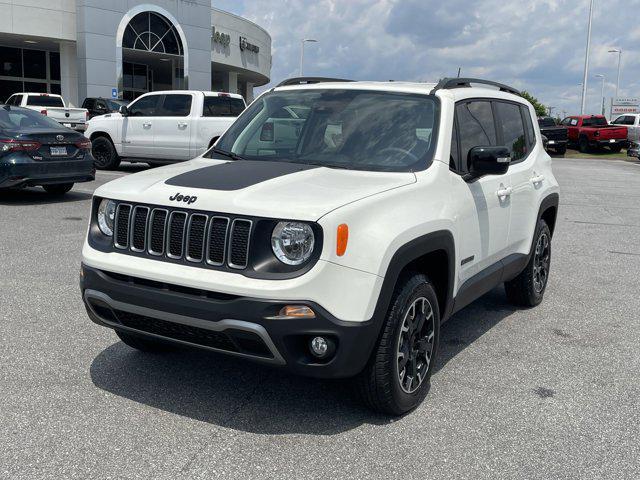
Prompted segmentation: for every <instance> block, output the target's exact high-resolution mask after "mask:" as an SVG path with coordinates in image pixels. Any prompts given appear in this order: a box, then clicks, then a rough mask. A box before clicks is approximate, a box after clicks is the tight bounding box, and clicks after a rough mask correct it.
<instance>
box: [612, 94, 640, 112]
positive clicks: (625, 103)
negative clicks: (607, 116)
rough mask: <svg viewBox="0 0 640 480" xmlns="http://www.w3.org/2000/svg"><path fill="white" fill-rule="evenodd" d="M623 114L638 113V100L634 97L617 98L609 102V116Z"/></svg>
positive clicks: (639, 107) (639, 109)
mask: <svg viewBox="0 0 640 480" xmlns="http://www.w3.org/2000/svg"><path fill="white" fill-rule="evenodd" d="M625 113H640V99H639V98H634V97H618V98H613V99H612V100H611V116H612V117H613V116H614V115H623V114H625Z"/></svg>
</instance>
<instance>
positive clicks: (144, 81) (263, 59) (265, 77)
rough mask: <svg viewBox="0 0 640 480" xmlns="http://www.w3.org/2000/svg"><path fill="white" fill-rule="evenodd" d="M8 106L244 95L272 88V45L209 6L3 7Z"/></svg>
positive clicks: (18, 1)
mask: <svg viewBox="0 0 640 480" xmlns="http://www.w3.org/2000/svg"><path fill="white" fill-rule="evenodd" d="M2 7H3V8H2V10H3V12H2V13H3V14H2V16H1V17H0V59H1V61H0V103H1V102H4V101H5V100H6V99H7V98H8V97H9V96H10V95H11V94H12V93H15V92H21V91H29V92H49V93H59V94H62V95H63V96H64V97H65V98H66V99H67V101H69V102H70V103H71V104H73V105H79V104H80V103H81V102H82V100H83V99H84V98H85V97H107V98H111V97H118V98H124V99H126V100H132V99H134V98H136V97H138V96H139V95H141V94H142V93H145V92H148V91H154V90H168V89H195V90H218V91H227V92H231V93H240V94H242V95H243V96H244V97H245V98H246V99H247V100H251V99H252V98H253V88H254V87H255V86H260V85H264V84H266V83H268V82H269V75H270V71H271V37H270V36H269V34H268V33H267V32H266V31H265V30H264V29H262V28H261V27H259V26H258V25H256V24H254V23H252V22H250V21H248V20H245V19H243V18H241V17H238V16H236V15H233V14H230V13H227V12H223V11H221V10H218V9H216V8H212V7H211V3H210V1H209V0H174V1H171V2H169V1H160V0H156V1H153V0H151V1H136V0H100V1H97V0H50V1H47V2H44V1H43V2H33V1H29V0H2Z"/></svg>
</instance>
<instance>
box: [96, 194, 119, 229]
mask: <svg viewBox="0 0 640 480" xmlns="http://www.w3.org/2000/svg"><path fill="white" fill-rule="evenodd" d="M115 218H116V202H114V201H113V200H107V199H106V198H105V199H104V200H102V201H101V202H100V206H99V207H98V227H100V231H101V232H102V233H104V234H105V235H106V236H108V237H111V236H112V235H113V222H114V220H115Z"/></svg>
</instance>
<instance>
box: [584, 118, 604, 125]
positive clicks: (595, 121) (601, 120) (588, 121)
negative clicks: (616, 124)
mask: <svg viewBox="0 0 640 480" xmlns="http://www.w3.org/2000/svg"><path fill="white" fill-rule="evenodd" d="M606 125H607V119H606V118H604V117H591V118H585V119H584V120H582V126H583V127H605V126H606Z"/></svg>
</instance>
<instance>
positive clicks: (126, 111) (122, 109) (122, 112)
mask: <svg viewBox="0 0 640 480" xmlns="http://www.w3.org/2000/svg"><path fill="white" fill-rule="evenodd" d="M118 112H120V115H122V116H123V117H127V116H128V115H129V109H128V108H127V106H126V105H120V108H119V109H118Z"/></svg>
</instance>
